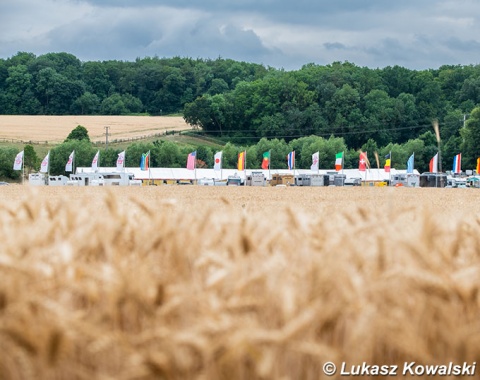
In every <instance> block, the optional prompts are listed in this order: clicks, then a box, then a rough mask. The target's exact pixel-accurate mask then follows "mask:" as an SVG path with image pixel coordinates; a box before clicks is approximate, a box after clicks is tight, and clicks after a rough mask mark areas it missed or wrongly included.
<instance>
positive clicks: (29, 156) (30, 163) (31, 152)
mask: <svg viewBox="0 0 480 380" xmlns="http://www.w3.org/2000/svg"><path fill="white" fill-rule="evenodd" d="M23 157H24V158H23V159H24V165H25V172H26V173H30V172H31V171H32V170H37V169H38V166H39V164H40V160H39V158H38V156H37V152H35V149H34V148H33V146H32V145H25V148H24V156H23Z"/></svg>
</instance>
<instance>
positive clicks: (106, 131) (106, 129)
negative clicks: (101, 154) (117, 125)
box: [105, 127, 110, 150]
mask: <svg viewBox="0 0 480 380" xmlns="http://www.w3.org/2000/svg"><path fill="white" fill-rule="evenodd" d="M108 128H110V127H105V150H107V149H108Z"/></svg>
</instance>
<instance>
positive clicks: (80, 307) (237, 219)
mask: <svg viewBox="0 0 480 380" xmlns="http://www.w3.org/2000/svg"><path fill="white" fill-rule="evenodd" d="M477 200H478V193H477V190H476V189H425V188H416V189H410V188H330V187H329V188H294V187H286V188H285V187H278V188H252V187H246V188H239V187H233V188H231V187H201V186H198V187H197V186H159V187H141V188H138V187H136V188H128V187H125V188H122V187H117V188H107V187H105V188H102V187H85V188H74V187H66V188H56V187H37V188H31V187H29V186H22V185H11V186H2V187H0V223H1V226H2V228H1V230H0V242H1V250H0V279H1V280H0V352H2V355H0V379H125V380H131V379H132V380H133V379H205V380H206V379H232V380H235V379H239V380H240V379H242V380H243V379H291V380H297V379H321V378H327V377H326V376H325V375H324V374H323V365H324V363H326V362H333V363H336V364H337V366H338V365H340V363H341V362H347V363H349V365H350V364H351V365H354V364H361V363H362V362H368V363H370V364H378V365H383V364H385V365H400V364H401V363H404V362H405V361H415V362H417V363H423V364H448V362H454V363H463V362H465V361H468V362H480V318H479V316H480V314H479V311H480V293H479V288H480V237H479V234H478V231H479V224H480V205H479V203H478V202H477ZM332 378H337V377H335V376H334V377H332ZM338 378H340V377H338Z"/></svg>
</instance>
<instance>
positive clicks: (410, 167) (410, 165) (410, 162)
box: [407, 153, 415, 173]
mask: <svg viewBox="0 0 480 380" xmlns="http://www.w3.org/2000/svg"><path fill="white" fill-rule="evenodd" d="M414 155H415V153H413V154H412V155H411V156H410V158H409V159H408V161H407V173H413V157H414Z"/></svg>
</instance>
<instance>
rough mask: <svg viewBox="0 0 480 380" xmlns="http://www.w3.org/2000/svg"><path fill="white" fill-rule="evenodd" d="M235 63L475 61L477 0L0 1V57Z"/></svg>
mask: <svg viewBox="0 0 480 380" xmlns="http://www.w3.org/2000/svg"><path fill="white" fill-rule="evenodd" d="M18 51H26V52H31V53H34V54H35V55H37V56H38V55H41V54H45V53H50V52H68V53H71V54H74V55H75V56H76V57H78V58H79V59H80V60H82V61H99V60H100V61H101V60H110V59H114V60H126V61H133V60H135V59H136V58H138V57H140V58H143V57H153V56H158V57H173V56H180V57H191V58H204V59H206V58H211V59H215V58H218V57H222V58H231V59H234V60H237V61H246V62H254V63H260V64H264V65H266V66H272V67H275V68H284V69H286V70H296V69H300V68H301V67H302V65H304V64H307V63H315V64H319V65H327V64H330V63H332V62H335V61H342V62H343V61H349V62H352V63H354V64H356V65H357V66H368V67H371V68H377V67H380V68H381V67H385V66H393V65H399V66H403V67H407V68H410V69H416V70H421V69H429V68H438V67H439V66H441V65H447V64H453V65H457V64H460V65H469V64H478V63H480V1H479V0H397V1H394V0H42V1H39V0H0V58H9V57H11V56H13V55H15V54H16V53H17V52H18Z"/></svg>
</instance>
